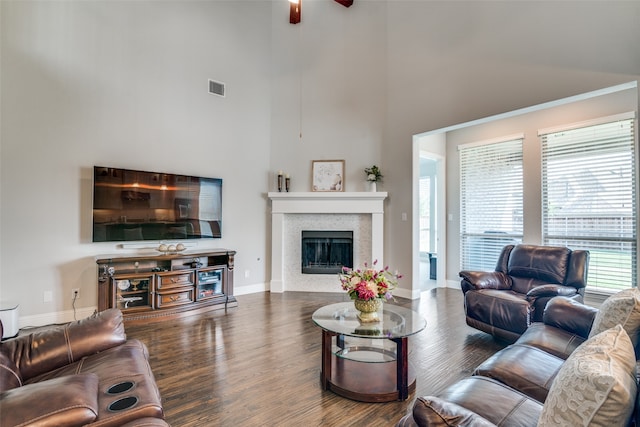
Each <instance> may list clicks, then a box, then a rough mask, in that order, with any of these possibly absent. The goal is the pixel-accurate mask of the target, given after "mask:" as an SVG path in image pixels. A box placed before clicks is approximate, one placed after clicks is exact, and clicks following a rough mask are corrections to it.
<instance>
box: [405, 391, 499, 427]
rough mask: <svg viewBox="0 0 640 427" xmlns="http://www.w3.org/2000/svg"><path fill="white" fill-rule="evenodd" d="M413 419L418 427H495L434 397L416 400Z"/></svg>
mask: <svg viewBox="0 0 640 427" xmlns="http://www.w3.org/2000/svg"><path fill="white" fill-rule="evenodd" d="M413 419H414V421H415V423H416V424H417V425H419V426H443V427H445V426H446V427H455V426H467V427H489V426H494V427H495V424H493V423H491V422H489V421H488V420H486V419H485V418H483V417H481V416H480V415H478V414H476V413H475V412H472V411H470V410H468V409H466V408H463V407H462V406H460V405H457V404H455V403H452V402H448V401H446V400H443V399H440V398H438V397H434V396H426V397H419V398H418V399H416V402H415V404H414V405H413Z"/></svg>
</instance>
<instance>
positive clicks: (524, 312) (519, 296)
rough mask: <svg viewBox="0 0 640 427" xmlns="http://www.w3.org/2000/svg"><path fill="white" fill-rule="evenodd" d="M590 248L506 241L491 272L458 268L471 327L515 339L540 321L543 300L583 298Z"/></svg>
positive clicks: (577, 299) (510, 340)
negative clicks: (560, 297)
mask: <svg viewBox="0 0 640 427" xmlns="http://www.w3.org/2000/svg"><path fill="white" fill-rule="evenodd" d="M588 265H589V252H588V251H584V250H571V249H569V248H566V247H561V246H536V245H523V244H521V245H508V246H505V247H504V248H503V249H502V252H501V253H500V257H499V258H498V262H497V265H496V269H495V271H491V272H484V271H467V270H463V271H461V272H460V277H461V278H462V280H461V284H460V285H461V287H462V292H463V293H464V308H465V316H466V322H467V324H468V325H469V326H471V327H473V328H476V329H479V330H481V331H484V332H487V333H490V334H492V335H494V336H496V337H498V338H501V339H503V340H506V341H509V342H513V341H515V340H516V339H518V337H519V336H520V335H521V334H522V333H523V332H524V331H525V330H526V329H527V327H528V326H529V325H530V324H531V323H532V322H540V321H541V320H542V313H543V311H544V307H545V306H546V304H547V302H549V300H550V299H551V298H554V297H556V296H568V297H572V298H574V299H575V300H576V301H580V302H582V300H583V295H584V288H585V286H586V281H587V269H588Z"/></svg>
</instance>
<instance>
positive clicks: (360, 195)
mask: <svg viewBox="0 0 640 427" xmlns="http://www.w3.org/2000/svg"><path fill="white" fill-rule="evenodd" d="M268 197H269V199H270V200H271V235H272V236H271V283H270V290H271V292H275V293H281V292H284V291H308V292H341V291H342V290H341V288H340V282H339V281H338V277H337V275H336V274H302V272H301V261H300V259H301V255H300V253H301V233H302V230H343V231H344V230H348V231H353V240H354V241H353V246H354V247H353V261H354V267H358V266H362V265H363V264H364V263H365V262H368V263H371V262H372V261H374V260H378V264H377V265H378V267H380V268H382V267H383V266H384V260H383V255H384V254H383V252H384V245H383V243H384V242H383V239H384V199H385V198H386V197H387V193H386V192H293V193H276V192H270V193H269V194H268Z"/></svg>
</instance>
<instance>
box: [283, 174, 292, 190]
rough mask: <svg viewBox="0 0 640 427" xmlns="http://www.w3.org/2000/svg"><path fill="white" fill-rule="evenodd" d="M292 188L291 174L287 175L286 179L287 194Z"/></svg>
mask: <svg viewBox="0 0 640 427" xmlns="http://www.w3.org/2000/svg"><path fill="white" fill-rule="evenodd" d="M290 186H291V178H290V177H289V174H287V176H286V177H285V178H284V188H285V189H286V190H287V193H288V192H289V187H290Z"/></svg>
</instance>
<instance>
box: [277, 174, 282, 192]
mask: <svg viewBox="0 0 640 427" xmlns="http://www.w3.org/2000/svg"><path fill="white" fill-rule="evenodd" d="M281 191H282V171H278V192H281Z"/></svg>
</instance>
